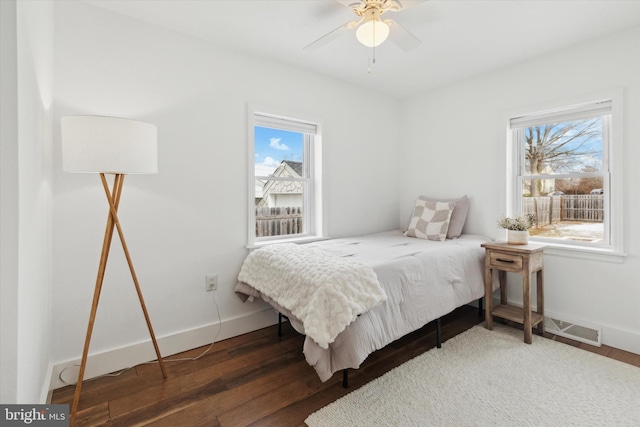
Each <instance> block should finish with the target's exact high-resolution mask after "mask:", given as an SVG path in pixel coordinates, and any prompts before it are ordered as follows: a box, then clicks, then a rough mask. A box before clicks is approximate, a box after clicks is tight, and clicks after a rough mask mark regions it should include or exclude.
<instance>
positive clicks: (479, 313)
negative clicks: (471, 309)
mask: <svg viewBox="0 0 640 427" xmlns="http://www.w3.org/2000/svg"><path fill="white" fill-rule="evenodd" d="M483 306H484V297H480V299H478V316H479V317H480V320H482V319H484V310H483V309H482V307H483Z"/></svg>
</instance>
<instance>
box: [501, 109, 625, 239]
mask: <svg viewBox="0 0 640 427" xmlns="http://www.w3.org/2000/svg"><path fill="white" fill-rule="evenodd" d="M612 105H613V101H612V100H606V99H605V100H599V101H594V102H590V103H585V104H580V105H574V106H571V107H566V108H560V109H554V110H547V111H543V112H533V113H530V114H525V115H521V116H519V117H512V118H511V119H510V121H509V127H510V142H509V143H510V144H512V146H511V147H510V148H511V149H510V151H511V153H512V156H511V162H512V165H511V168H510V170H511V171H512V179H513V181H512V183H511V185H510V186H509V187H510V188H511V191H512V195H511V197H509V200H510V201H511V202H510V205H511V206H510V209H511V211H512V212H513V213H516V214H532V215H533V217H534V218H535V223H534V226H533V227H532V228H531V229H530V230H529V233H530V236H531V238H532V240H540V241H544V242H545V243H548V244H558V245H559V246H560V245H562V246H566V245H568V246H573V247H582V248H585V249H587V248H594V249H605V250H618V251H619V250H620V242H619V236H620V232H619V231H620V227H621V224H620V223H618V222H619V221H616V218H617V217H616V216H615V215H613V212H614V211H615V210H616V209H615V208H616V205H615V203H619V201H618V200H615V197H614V196H613V195H614V194H616V192H617V191H614V190H615V189H614V183H615V180H613V179H612V174H613V173H614V172H616V173H619V171H614V170H613V164H614V163H613V162H612V156H611V153H612V147H613V145H614V141H613V137H612V131H611V129H612V119H613V108H612ZM620 222H621V221H620Z"/></svg>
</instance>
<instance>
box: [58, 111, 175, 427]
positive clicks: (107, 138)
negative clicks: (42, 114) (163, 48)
mask: <svg viewBox="0 0 640 427" xmlns="http://www.w3.org/2000/svg"><path fill="white" fill-rule="evenodd" d="M62 165H63V169H64V171H65V172H85V173H99V174H100V180H101V181H102V186H103V188H104V192H105V195H106V197H107V201H108V202H109V216H108V217H107V227H106V230H105V233H104V240H103V242H102V252H101V255H100V264H99V267H98V277H97V279H96V284H95V290H94V294H93V303H92V305H91V313H90V315H89V325H88V326H87V335H86V338H85V342H84V350H83V352H82V362H81V363H80V372H79V374H78V382H77V384H76V391H75V394H74V396H73V404H72V406H71V414H70V420H69V421H70V425H71V426H73V425H74V424H75V419H76V414H77V411H78V403H79V402H80V393H81V391H82V380H83V378H84V371H85V367H86V364H87V356H88V354H89V345H90V343H91V334H92V332H93V324H94V321H95V317H96V311H97V309H98V302H99V301H100V291H101V290H102V282H103V279H104V273H105V269H106V267H107V259H108V258H109V249H110V248H111V240H112V238H113V231H114V229H116V230H117V231H118V236H119V237H120V242H121V243H122V248H123V249H124V254H125V256H126V259H127V264H128V265H129V270H130V271H131V277H132V278H133V283H134V285H135V288H136V292H137V293H138V299H139V300H140V305H141V307H142V312H143V313H144V317H145V320H146V321H147V327H148V328H149V334H150V335H151V340H152V341H153V346H154V348H155V351H156V356H157V357H158V363H159V365H160V370H161V371H162V375H163V376H164V378H167V373H166V371H165V368H164V364H163V362H162V356H161V355H160V349H159V347H158V343H157V341H156V337H155V334H154V333H153V327H152V326H151V320H150V319H149V314H148V313H147V308H146V306H145V303H144V299H143V297H142V291H141V290H140V285H139V283H138V278H137V276H136V272H135V270H134V268H133V263H132V262H131V257H130V255H129V249H128V248H127V244H126V242H125V239H124V234H123V233H122V228H121V226H120V221H119V220H118V206H119V204H120V195H121V194H122V187H123V185H124V177H125V175H126V174H140V173H157V171H158V150H157V129H156V127H155V126H154V125H151V124H148V123H143V122H138V121H134V120H127V119H120V118H115V117H101V116H69V117H63V118H62ZM105 174H113V175H114V178H113V185H112V187H111V188H109V184H108V182H107V179H106V177H105Z"/></svg>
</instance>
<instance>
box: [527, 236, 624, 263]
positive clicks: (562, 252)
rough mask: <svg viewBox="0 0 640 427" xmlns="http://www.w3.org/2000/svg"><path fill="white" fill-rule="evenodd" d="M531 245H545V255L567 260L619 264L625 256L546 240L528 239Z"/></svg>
mask: <svg viewBox="0 0 640 427" xmlns="http://www.w3.org/2000/svg"><path fill="white" fill-rule="evenodd" d="M529 241H530V242H532V243H539V244H543V245H546V246H547V247H546V248H545V255H553V256H560V257H567V258H577V259H584V260H589V261H604V262H612V263H616V264H621V263H623V262H624V259H625V258H626V256H627V254H626V253H625V252H619V251H616V250H614V249H609V248H594V247H589V246H576V245H566V244H564V245H563V244H561V243H554V242H549V241H547V240H542V239H540V240H538V239H532V238H529Z"/></svg>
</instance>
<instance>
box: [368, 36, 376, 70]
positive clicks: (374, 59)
mask: <svg viewBox="0 0 640 427" xmlns="http://www.w3.org/2000/svg"><path fill="white" fill-rule="evenodd" d="M375 42H376V26H375V25H374V26H373V46H372V47H371V52H372V54H371V56H372V57H371V59H370V60H369V68H368V69H367V74H371V65H372V64H375V63H376V43H375Z"/></svg>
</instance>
